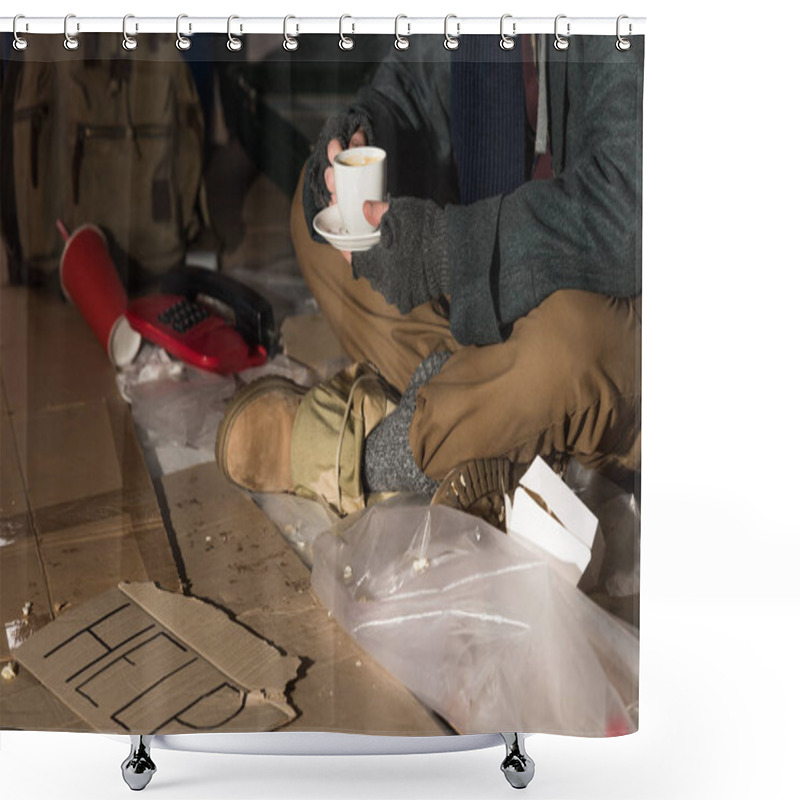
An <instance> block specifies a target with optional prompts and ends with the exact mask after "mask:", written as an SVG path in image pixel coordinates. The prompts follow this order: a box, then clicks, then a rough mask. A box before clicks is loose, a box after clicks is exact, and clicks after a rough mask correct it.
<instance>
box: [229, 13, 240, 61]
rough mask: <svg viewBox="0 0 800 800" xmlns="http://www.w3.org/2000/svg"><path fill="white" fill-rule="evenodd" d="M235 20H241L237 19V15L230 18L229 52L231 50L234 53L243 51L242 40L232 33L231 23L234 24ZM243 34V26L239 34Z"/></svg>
mask: <svg viewBox="0 0 800 800" xmlns="http://www.w3.org/2000/svg"><path fill="white" fill-rule="evenodd" d="M235 19H239V17H237V16H236V15H235V14H231V16H229V17H228V50H230V51H231V52H232V53H236V52H238V51H239V50H241V49H242V40H241V39H237V38H236V37H235V36H234V35H233V34H232V33H231V22H233V20H235ZM241 32H242V26H241V25H239V33H241Z"/></svg>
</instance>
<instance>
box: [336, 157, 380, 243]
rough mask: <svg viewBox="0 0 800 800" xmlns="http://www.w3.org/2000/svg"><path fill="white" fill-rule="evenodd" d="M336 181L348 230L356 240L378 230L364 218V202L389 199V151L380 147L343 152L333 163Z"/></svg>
mask: <svg viewBox="0 0 800 800" xmlns="http://www.w3.org/2000/svg"><path fill="white" fill-rule="evenodd" d="M333 180H334V183H335V184H336V205H337V206H338V207H339V213H340V214H341V217H342V222H343V223H344V227H345V230H346V231H347V232H348V233H349V234H352V235H354V236H361V235H363V234H366V233H372V231H374V230H376V226H375V225H370V224H369V222H367V220H366V217H365V216H364V201H365V200H383V199H384V198H385V197H386V151H385V150H382V149H381V148H380V147H351V148H350V149H349V150H343V151H342V152H341V153H339V154H338V155H337V156H336V157H335V158H334V159H333Z"/></svg>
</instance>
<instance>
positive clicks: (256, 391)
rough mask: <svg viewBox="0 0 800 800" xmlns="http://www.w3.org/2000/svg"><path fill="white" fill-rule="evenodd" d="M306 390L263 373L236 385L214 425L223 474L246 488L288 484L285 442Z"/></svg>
mask: <svg viewBox="0 0 800 800" xmlns="http://www.w3.org/2000/svg"><path fill="white" fill-rule="evenodd" d="M305 394H306V390H305V389H303V388H302V387H300V386H298V385H297V384H295V383H292V381H290V380H288V379H286V378H280V377H278V376H275V375H268V376H266V377H265V378H261V379H259V380H256V381H253V383H250V384H248V385H247V386H244V387H242V388H241V389H240V390H239V391H238V392H237V393H236V394H235V395H234V397H233V399H232V400H231V402H230V403H229V404H228V408H227V409H226V411H225V416H224V417H223V419H222V422H221V423H220V426H219V429H218V431H217V443H216V457H217V464H218V465H219V468H220V469H221V470H222V474H223V475H225V477H226V478H228V479H229V480H231V481H233V483H235V484H237V485H238V486H242V487H243V488H245V489H249V490H250V491H252V492H288V491H289V490H290V489H291V488H292V472H291V444H292V430H293V429H294V420H295V417H296V416H297V409H298V408H299V407H300V403H301V401H302V399H303V397H304V396H305Z"/></svg>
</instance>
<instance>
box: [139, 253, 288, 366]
mask: <svg viewBox="0 0 800 800" xmlns="http://www.w3.org/2000/svg"><path fill="white" fill-rule="evenodd" d="M161 292H162V293H160V294H152V295H147V296H145V297H140V298H139V299H137V300H132V301H131V302H130V303H129V304H128V308H127V309H126V311H125V316H126V317H127V319H128V322H129V323H130V325H131V327H132V328H133V329H134V330H135V331H138V332H139V333H141V335H142V336H143V337H144V338H145V339H147V341H149V342H153V344H156V345H159V346H160V347H163V348H164V349H165V350H166V351H167V352H168V353H169V354H170V355H172V356H175V357H176V358H178V359H180V360H181V361H185V362H186V363H187V364H191V365H192V366H195V367H199V368H200V369H205V370H210V371H211V372H218V373H221V374H230V373H233V372H240V371H241V370H243V369H247V368H248V367H257V366H260V365H261V364H263V363H264V362H265V361H266V360H267V357H268V356H269V355H271V354H272V353H273V352H274V348H275V343H276V340H277V335H276V331H275V321H274V317H273V313H272V306H271V305H270V304H269V302H268V301H267V300H266V299H265V298H264V297H262V296H261V295H260V294H259V293H258V292H256V291H254V290H253V289H251V288H250V287H248V286H245V285H244V284H242V283H240V282H239V281H237V280H235V279H234V278H231V277H230V276H229V275H221V274H219V273H218V272H211V271H209V270H207V269H201V268H199V267H182V268H180V269H177V270H173V271H172V272H169V273H167V275H165V276H164V278H163V279H162V281H161ZM220 303H221V304H222V305H223V306H225V307H226V310H227V309H229V310H230V312H232V314H233V318H234V322H233V324H230V323H229V322H227V321H226V320H225V318H224V317H223V316H222V314H220V313H219V312H218V310H217V305H218V304H220Z"/></svg>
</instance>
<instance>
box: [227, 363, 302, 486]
mask: <svg viewBox="0 0 800 800" xmlns="http://www.w3.org/2000/svg"><path fill="white" fill-rule="evenodd" d="M273 391H283V392H287V393H289V394H294V395H296V396H298V397H302V396H303V395H305V394H306V392H307V391H308V389H306V388H303V387H301V386H298V385H297V384H296V383H293V382H292V381H290V380H289V379H288V378H282V377H280V376H279V375H265V376H264V377H263V378H258V379H257V380H255V381H253V382H252V383H249V384H247V386H243V387H242V388H241V389H239V390H238V391H237V392H236V394H234V396H233V397H232V398H231V401H230V403H228V407H227V408H226V409H225V415H224V416H223V418H222V421H221V422H220V423H219V428H217V439H216V442H215V445H214V458H215V459H216V462H217V466H218V467H219V469H220V471H221V472H222V474H223V475H224V476H225V477H226V478H227V479H228V480H229V481H230V482H231V483H233V484H235V485H237V486H238V485H239V484H238V483H237V482H236V481H235V480H234V479H233V478H232V477H231V475H230V472H229V471H228V467H227V464H226V460H227V459H225V458H224V456H225V453H226V452H227V449H228V440H229V438H230V433H231V431H232V430H233V426H234V424H235V423H236V420H237V419H238V417H239V415H240V414H241V413H242V411H244V409H245V408H247V406H248V405H250V403H251V402H252V401H253V400H254V399H256V398H257V397H259V396H260V395H262V394H267V393H268V392H273ZM289 488H291V487H287V491H288V489H289Z"/></svg>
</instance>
